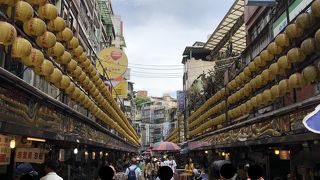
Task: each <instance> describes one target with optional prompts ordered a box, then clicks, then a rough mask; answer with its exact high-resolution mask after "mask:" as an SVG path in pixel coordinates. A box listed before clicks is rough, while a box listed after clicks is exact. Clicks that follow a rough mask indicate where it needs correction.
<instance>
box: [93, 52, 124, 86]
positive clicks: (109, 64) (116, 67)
mask: <svg viewBox="0 0 320 180" xmlns="http://www.w3.org/2000/svg"><path fill="white" fill-rule="evenodd" d="M98 56H99V58H100V62H101V64H100V63H99V62H97V63H96V67H97V69H98V71H99V72H100V74H101V75H104V74H105V73H104V71H105V72H106V73H107V75H108V76H105V77H106V78H110V79H112V80H114V79H117V78H120V77H121V76H122V75H124V74H125V72H126V71H127V68H128V58H127V56H126V54H125V53H124V52H123V51H122V50H121V49H119V48H114V47H108V48H105V49H103V50H102V51H100V52H99V54H98Z"/></svg>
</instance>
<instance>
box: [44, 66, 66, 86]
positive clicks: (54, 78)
mask: <svg viewBox="0 0 320 180" xmlns="http://www.w3.org/2000/svg"><path fill="white" fill-rule="evenodd" d="M46 79H47V80H48V81H49V82H51V83H53V84H54V83H57V82H59V81H61V79H62V72H61V71H60V70H59V69H58V68H54V69H53V72H52V73H51V74H50V75H49V76H46Z"/></svg>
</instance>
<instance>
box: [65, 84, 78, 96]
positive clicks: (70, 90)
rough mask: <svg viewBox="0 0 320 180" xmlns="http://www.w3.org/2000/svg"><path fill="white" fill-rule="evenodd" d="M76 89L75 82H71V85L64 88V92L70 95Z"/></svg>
mask: <svg viewBox="0 0 320 180" xmlns="http://www.w3.org/2000/svg"><path fill="white" fill-rule="evenodd" d="M75 89H76V86H75V85H74V83H73V82H70V84H69V86H68V87H67V88H66V89H65V90H64V92H65V93H66V94H68V95H70V94H72V93H73V92H74V90H75Z"/></svg>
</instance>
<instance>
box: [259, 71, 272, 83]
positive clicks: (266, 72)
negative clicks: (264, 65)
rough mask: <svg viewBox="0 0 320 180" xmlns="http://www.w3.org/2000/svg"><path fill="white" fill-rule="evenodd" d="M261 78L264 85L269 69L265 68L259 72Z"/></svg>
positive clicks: (268, 75) (266, 81)
mask: <svg viewBox="0 0 320 180" xmlns="http://www.w3.org/2000/svg"><path fill="white" fill-rule="evenodd" d="M261 79H262V84H263V85H265V84H267V83H268V82H269V80H270V72H269V69H265V70H263V71H262V73H261Z"/></svg>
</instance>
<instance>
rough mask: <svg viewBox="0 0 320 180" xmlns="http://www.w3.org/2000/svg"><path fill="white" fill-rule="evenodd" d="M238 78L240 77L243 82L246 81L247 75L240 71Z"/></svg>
mask: <svg viewBox="0 0 320 180" xmlns="http://www.w3.org/2000/svg"><path fill="white" fill-rule="evenodd" d="M239 78H240V81H241V82H244V81H246V80H247V79H248V77H247V76H246V75H245V74H244V72H241V73H240V74H239Z"/></svg>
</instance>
